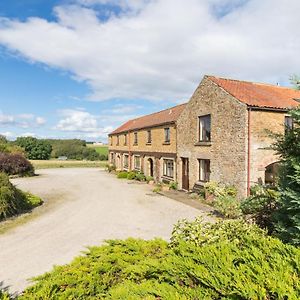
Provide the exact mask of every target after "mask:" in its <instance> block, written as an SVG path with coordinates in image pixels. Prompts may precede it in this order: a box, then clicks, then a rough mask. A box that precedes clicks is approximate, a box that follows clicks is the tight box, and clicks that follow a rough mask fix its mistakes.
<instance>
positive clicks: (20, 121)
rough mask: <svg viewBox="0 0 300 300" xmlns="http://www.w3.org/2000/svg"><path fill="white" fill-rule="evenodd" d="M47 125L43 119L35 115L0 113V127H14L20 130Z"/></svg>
mask: <svg viewBox="0 0 300 300" xmlns="http://www.w3.org/2000/svg"><path fill="white" fill-rule="evenodd" d="M45 123H46V120H45V119H44V118H42V117H37V116H35V115H33V114H19V115H9V114H5V113H3V112H1V111H0V125H1V126H7V127H9V126H12V127H19V128H30V127H40V126H43V125H44V124H45Z"/></svg>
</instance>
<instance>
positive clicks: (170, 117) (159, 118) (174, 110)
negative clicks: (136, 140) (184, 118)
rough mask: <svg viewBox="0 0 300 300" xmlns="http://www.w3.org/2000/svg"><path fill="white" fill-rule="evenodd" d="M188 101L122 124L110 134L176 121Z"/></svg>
mask: <svg viewBox="0 0 300 300" xmlns="http://www.w3.org/2000/svg"><path fill="white" fill-rule="evenodd" d="M185 105H186V103H184V104H180V105H177V106H174V107H171V108H168V109H165V110H161V111H159V112H156V113H153V114H150V115H146V116H143V117H139V118H136V119H132V120H129V121H127V122H126V123H124V124H122V125H121V126H120V127H118V128H117V129H115V130H114V131H113V132H111V133H110V134H116V133H121V132H126V131H130V130H137V129H142V128H146V127H153V126H159V125H163V124H167V123H173V122H176V121H177V119H178V117H179V116H180V114H181V112H182V111H183V109H184V108H185Z"/></svg>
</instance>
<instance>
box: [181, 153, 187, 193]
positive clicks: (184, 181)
mask: <svg viewBox="0 0 300 300" xmlns="http://www.w3.org/2000/svg"><path fill="white" fill-rule="evenodd" d="M181 160H182V189H183V190H186V191H188V190H189V159H188V158H186V157H182V158H181Z"/></svg>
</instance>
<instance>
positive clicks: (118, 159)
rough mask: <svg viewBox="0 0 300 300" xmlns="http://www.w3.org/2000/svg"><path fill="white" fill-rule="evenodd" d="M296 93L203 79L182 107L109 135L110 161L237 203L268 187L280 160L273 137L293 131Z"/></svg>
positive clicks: (298, 97)
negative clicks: (213, 188)
mask: <svg viewBox="0 0 300 300" xmlns="http://www.w3.org/2000/svg"><path fill="white" fill-rule="evenodd" d="M299 102H300V91H297V90H294V89H290V88H286V87H279V86H273V85H269V84H261V83H253V82H246V81H239V80H232V79H226V78H219V77H214V76H204V78H203V80H202V81H201V83H200V85H199V86H198V88H197V89H196V91H195V92H194V94H193V95H192V97H191V99H190V100H189V101H188V103H186V104H181V105H178V106H175V107H172V108H169V109H166V110H163V111H160V112H157V113H153V114H150V115H146V116H143V117H139V118H136V119H133V120H129V121H128V122H126V123H125V124H123V125H122V126H120V127H119V128H117V129H116V130H114V131H113V132H112V133H110V134H109V160H110V163H112V164H115V165H116V167H117V169H119V170H138V171H141V172H144V173H145V175H149V176H153V177H154V179H155V180H156V181H163V182H170V181H176V182H178V186H179V188H180V189H182V190H186V191H189V190H193V189H197V188H199V187H201V186H203V185H204V184H205V183H206V182H208V181H216V182H221V183H224V184H229V185H234V186H235V187H236V188H237V189H238V191H239V196H240V197H243V196H246V195H247V194H249V191H250V187H251V185H253V184H256V183H265V184H272V183H274V178H275V174H276V171H277V169H278V164H277V163H278V160H279V157H278V156H277V155H276V153H275V152H274V151H273V150H272V148H271V144H272V143H273V141H274V140H273V138H272V135H271V133H284V131H285V130H287V129H288V128H290V127H291V126H293V123H292V119H291V118H290V117H289V116H288V114H287V112H288V110H289V109H291V108H293V107H296V106H298V105H299Z"/></svg>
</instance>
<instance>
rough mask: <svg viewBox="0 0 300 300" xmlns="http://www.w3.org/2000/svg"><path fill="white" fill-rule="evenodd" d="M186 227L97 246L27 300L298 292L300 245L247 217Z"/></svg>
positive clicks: (289, 295)
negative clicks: (163, 236)
mask: <svg viewBox="0 0 300 300" xmlns="http://www.w3.org/2000/svg"><path fill="white" fill-rule="evenodd" d="M182 224H183V223H182ZM186 227H188V230H187V228H186ZM178 229H179V227H178V226H177V228H175V229H174V232H173V240H174V235H175V233H176V232H178ZM180 229H183V231H184V232H185V233H184V234H182V230H180V231H179V233H180V234H179V235H176V239H177V242H176V243H172V244H168V243H167V242H165V241H162V240H160V239H155V240H150V241H143V240H137V239H128V240H125V241H121V240H114V241H108V242H107V245H104V246H101V247H91V248H89V250H88V252H86V253H85V255H84V256H80V257H77V258H76V259H75V260H74V261H73V262H72V263H71V264H68V265H65V266H60V267H54V269H53V270H52V271H51V272H50V273H46V274H45V275H42V276H40V277H38V278H36V279H35V281H36V283H35V285H34V286H32V287H30V288H28V289H27V290H25V292H24V294H23V295H21V296H20V299H30V300H31V299H114V300H118V299H120V300H121V299H122V300H126V299H127V300H132V299H147V300H155V299H162V300H163V299H166V300H169V299H183V300H187V299H190V300H192V299H194V300H196V299H199V300H200V299H240V300H244V299H299V297H300V278H299V276H300V275H299V268H300V250H299V249H297V248H295V247H293V246H289V245H284V244H283V243H282V242H280V241H279V240H277V239H274V238H270V237H267V236H265V233H264V232H263V231H261V230H260V229H259V228H257V227H256V226H249V225H246V224H243V223H242V222H240V221H235V222H232V221H229V222H228V221H227V222H222V223H217V224H203V223H201V222H199V221H197V222H190V223H189V222H185V223H184V224H183V225H182V226H180ZM199 229H200V232H199ZM190 231H192V232H194V233H198V235H197V234H196V236H197V237H199V239H197V238H195V237H193V236H192V235H190V233H189V232H190ZM186 234H187V235H188V236H186ZM179 236H180V238H179ZM200 241H201V242H200ZM199 242H200V243H199ZM199 245H200V247H199Z"/></svg>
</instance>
